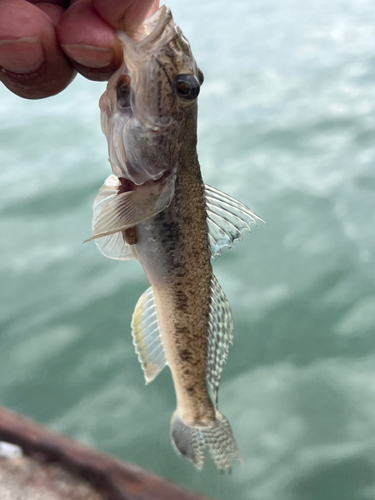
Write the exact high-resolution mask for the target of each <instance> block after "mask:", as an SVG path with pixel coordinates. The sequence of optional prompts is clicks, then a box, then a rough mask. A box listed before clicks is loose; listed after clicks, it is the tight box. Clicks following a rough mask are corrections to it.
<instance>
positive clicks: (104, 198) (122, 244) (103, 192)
mask: <svg viewBox="0 0 375 500" xmlns="http://www.w3.org/2000/svg"><path fill="white" fill-rule="evenodd" d="M120 184H121V183H120V181H119V180H118V178H117V177H116V176H115V175H110V176H109V177H107V179H106V180H105V182H104V184H103V186H102V187H101V188H100V189H99V193H98V194H97V195H96V198H95V200H94V205H93V218H92V229H93V230H94V227H95V225H96V222H97V220H98V217H99V215H100V214H101V212H102V210H103V209H104V207H106V206H107V205H108V203H110V201H111V200H113V199H114V198H115V197H116V196H117V193H118V188H119V187H120ZM95 243H96V246H97V247H98V249H99V250H100V251H101V253H102V254H103V255H105V256H106V257H109V258H110V259H116V260H130V259H134V258H135V255H134V250H133V248H132V245H128V244H127V243H126V241H125V239H124V236H123V232H122V231H120V232H118V233H114V234H111V235H109V236H103V238H97V239H96V240H95Z"/></svg>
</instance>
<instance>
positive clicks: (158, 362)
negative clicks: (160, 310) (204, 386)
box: [131, 287, 167, 384]
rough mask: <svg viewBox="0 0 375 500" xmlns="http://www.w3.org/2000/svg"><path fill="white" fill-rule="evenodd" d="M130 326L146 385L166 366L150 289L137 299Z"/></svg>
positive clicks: (152, 293) (152, 294)
mask: <svg viewBox="0 0 375 500" xmlns="http://www.w3.org/2000/svg"><path fill="white" fill-rule="evenodd" d="M131 326H132V335H133V344H134V346H135V352H136V353H137V354H138V359H139V361H140V363H141V365H142V368H143V372H144V375H145V379H146V384H148V383H149V382H152V381H153V380H154V378H156V377H157V375H159V373H160V372H161V371H162V369H163V368H164V367H165V365H166V364H167V358H166V355H165V351H164V345H163V340H162V338H161V334H160V329H159V322H158V316H157V311H156V306H155V299H154V292H153V291H152V287H150V288H148V289H147V290H146V291H145V292H144V293H143V294H142V295H141V297H140V298H139V300H138V302H137V305H136V306H135V310H134V313H133V319H132V324H131Z"/></svg>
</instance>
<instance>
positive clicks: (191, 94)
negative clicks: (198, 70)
mask: <svg viewBox="0 0 375 500" xmlns="http://www.w3.org/2000/svg"><path fill="white" fill-rule="evenodd" d="M175 85H176V90H177V93H178V95H179V96H180V97H182V98H183V99H186V100H189V101H190V100H193V99H196V98H197V97H198V94H199V91H200V85H199V82H198V80H197V78H196V77H195V76H194V75H189V74H187V75H177V76H176V78H175Z"/></svg>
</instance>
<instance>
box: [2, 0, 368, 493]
mask: <svg viewBox="0 0 375 500" xmlns="http://www.w3.org/2000/svg"><path fill="white" fill-rule="evenodd" d="M170 6H171V8H172V10H173V12H174V16H175V18H176V20H177V22H178V23H179V24H180V25H181V27H182V29H183V30H184V32H185V34H186V36H187V37H188V38H189V40H190V41H191V44H192V47H193V50H194V54H195V56H196V59H197V61H198V63H199V65H200V67H201V68H202V70H203V71H204V73H205V83H204V86H203V88H202V92H201V96H200V117H199V154H200V160H201V165H202V170H203V175H204V178H205V181H206V182H207V183H209V184H211V185H214V186H216V187H218V188H220V189H223V190H225V191H226V192H228V193H230V194H231V195H232V196H234V197H236V198H238V199H240V200H241V201H243V202H245V203H246V204H248V205H249V206H250V207H251V208H252V209H253V210H255V211H256V212H257V213H258V214H259V215H260V216H261V217H262V218H263V219H264V220H265V221H266V222H267V224H266V225H263V224H260V225H258V227H257V228H255V229H254V231H253V232H252V233H251V234H246V237H245V238H244V241H243V242H241V243H238V244H236V246H235V247H234V248H233V249H232V250H230V251H226V252H224V255H223V257H221V258H220V259H217V261H215V263H214V268H215V273H216V274H217V276H218V278H219V280H220V282H221V284H222V286H223V288H224V290H225V291H226V293H227V296H228V298H229V300H230V302H231V305H232V309H233V314H234V320H235V342H234V345H233V346H232V348H231V351H230V355H229V360H228V364H227V366H226V368H225V370H224V374H223V380H222V385H221V392H220V406H221V409H222V411H223V412H224V413H225V414H226V415H227V417H228V418H229V420H230V422H231V424H232V427H233V429H234V433H235V435H236V437H237V440H238V443H239V445H240V448H241V453H242V457H243V464H242V466H237V467H235V470H234V473H233V474H232V476H230V477H224V476H221V475H218V474H217V473H216V471H215V470H214V467H213V465H212V464H211V463H209V462H207V464H206V466H205V468H204V470H203V471H202V472H201V473H197V472H196V471H195V470H194V469H193V468H192V467H191V466H190V464H188V463H186V462H185V461H183V460H182V459H178V458H177V457H176V455H175V454H174V451H173V449H172V447H171V444H170V441H169V421H170V417H171V414H172V412H173V410H174V405H175V396H174V392H173V387H172V382H171V378H170V374H169V372H168V370H166V371H165V372H163V373H162V374H161V375H160V376H159V377H158V379H157V380H155V382H153V383H152V384H151V385H149V386H147V387H145V385H144V380H143V375H142V371H141V369H140V367H139V366H138V361H137V357H136V356H135V354H134V352H133V346H132V341H131V335H130V327H129V323H130V319H131V314H132V311H133V309H134V306H135V303H136V301H137V299H138V297H139V296H140V295H141V293H142V292H143V291H144V290H145V289H146V287H147V286H148V285H147V282H146V279H145V277H144V274H143V271H142V269H141V267H140V265H139V264H138V263H137V262H124V263H121V262H116V261H111V260H109V259H106V258H104V257H103V256H102V255H101V254H100V253H99V252H98V251H97V249H96V247H95V245H94V244H92V243H91V244H87V245H84V246H83V245H82V241H83V240H84V239H86V238H87V237H88V236H89V235H90V224H91V205H92V200H93V198H94V197H95V194H96V192H97V190H98V188H99V187H100V185H101V184H102V183H103V181H104V179H105V178H106V177H107V175H109V173H110V166H109V164H108V163H107V151H106V142H105V138H104V136H102V134H101V131H100V126H99V112H98V106H97V102H98V99H99V96H100V94H101V93H102V91H103V89H104V85H103V84H100V83H92V82H88V81H85V80H84V79H83V78H77V79H76V81H75V82H74V83H73V85H71V87H70V88H69V89H68V90H67V91H65V92H64V93H63V94H61V95H59V96H57V97H54V98H50V99H48V100H43V101H39V102H31V101H25V100H22V99H20V98H18V97H16V96H13V95H11V94H10V93H9V92H8V91H6V90H5V89H0V116H1V120H0V166H1V168H0V189H1V196H0V234H1V239H0V403H1V404H3V405H6V406H8V407H10V408H13V409H15V410H17V411H18V412H21V413H23V414H25V415H28V416H30V417H32V418H34V419H36V420H38V421H40V422H45V423H47V424H48V425H50V426H52V427H53V428H55V429H57V430H58V431H61V432H64V433H66V434H69V435H70V436H73V437H74V438H77V439H79V440H82V441H84V442H86V443H89V444H91V445H94V446H97V447H99V448H101V449H103V450H106V451H108V452H111V453H114V454H116V455H118V456H120V457H121V458H124V459H126V460H130V461H132V462H135V463H137V464H139V465H141V466H142V467H145V468H147V469H149V470H152V471H154V472H155V473H158V474H160V475H162V476H164V477H167V478H169V479H171V480H173V481H175V482H178V483H180V484H182V485H184V486H186V487H189V488H191V489H194V490H197V491H201V492H204V493H206V494H207V495H210V496H212V497H215V498H217V499H221V500H227V499H232V498H233V499H236V500H250V499H251V500H252V499H256V500H274V499H276V498H277V499H278V500H297V499H298V500H299V499H301V498H303V499H304V500H336V499H337V500H368V499H375V479H374V478H375V474H374V470H375V454H374V451H375V331H374V330H375V327H374V325H375V284H374V280H375V265H374V264H375V245H374V224H375V199H374V197H375V169H374V167H375V14H374V9H373V3H372V2H370V1H368V0H357V1H356V2H353V1H344V0H331V1H330V2H327V1H323V0H315V1H312V2H302V1H292V0H286V1H284V2H277V1H276V0H263V1H260V0H258V1H254V2H249V1H247V0H246V1H245V0H244V1H237V2H231V3H230V4H228V3H227V2H224V1H222V0H219V1H215V2H214V1H213V0H206V1H205V2H199V1H198V0H194V1H191V2H182V1H181V0H171V2H170Z"/></svg>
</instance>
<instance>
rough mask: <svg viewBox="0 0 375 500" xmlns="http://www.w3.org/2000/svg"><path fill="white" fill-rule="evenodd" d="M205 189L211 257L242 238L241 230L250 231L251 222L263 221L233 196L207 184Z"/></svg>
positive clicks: (219, 253)
mask: <svg viewBox="0 0 375 500" xmlns="http://www.w3.org/2000/svg"><path fill="white" fill-rule="evenodd" d="M205 189H206V207H207V223H208V239H209V242H210V248H211V257H212V258H215V255H219V256H220V255H221V250H222V248H223V247H229V248H232V246H233V245H234V242H235V241H236V240H242V236H243V232H244V231H245V230H248V231H251V224H255V225H256V223H257V221H258V220H259V221H262V222H264V221H263V220H262V219H261V218H260V217H258V215H256V214H255V213H254V212H252V211H251V210H250V208H248V207H247V206H246V205H244V204H243V203H241V202H240V201H237V200H236V199H235V198H232V197H231V196H229V195H227V194H225V193H223V192H222V191H219V190H218V189H215V188H213V187H211V186H208V185H207V184H206V185H205Z"/></svg>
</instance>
